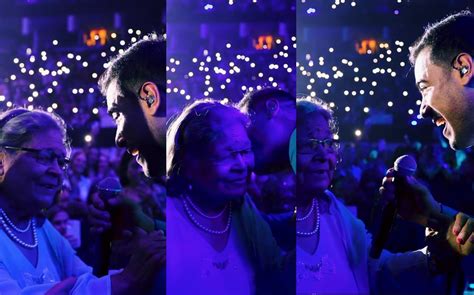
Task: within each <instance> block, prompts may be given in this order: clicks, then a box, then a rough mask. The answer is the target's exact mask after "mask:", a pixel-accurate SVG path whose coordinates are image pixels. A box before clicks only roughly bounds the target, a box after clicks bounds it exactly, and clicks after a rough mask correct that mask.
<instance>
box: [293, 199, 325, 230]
mask: <svg viewBox="0 0 474 295" xmlns="http://www.w3.org/2000/svg"><path fill="white" fill-rule="evenodd" d="M313 201H315V204H316V206H315V207H316V226H315V227H314V229H313V230H312V231H309V232H301V231H296V235H298V236H303V237H309V236H312V235H314V234H316V233H317V232H319V220H320V216H319V202H318V199H317V198H314V199H313ZM305 217H306V216H305Z"/></svg>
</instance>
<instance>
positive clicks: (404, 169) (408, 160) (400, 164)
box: [393, 155, 417, 176]
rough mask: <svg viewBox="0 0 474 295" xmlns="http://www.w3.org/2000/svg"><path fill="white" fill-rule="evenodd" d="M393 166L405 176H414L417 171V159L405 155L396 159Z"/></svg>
mask: <svg viewBox="0 0 474 295" xmlns="http://www.w3.org/2000/svg"><path fill="white" fill-rule="evenodd" d="M393 168H394V169H395V171H396V172H398V173H399V174H400V175H403V176H413V175H415V172H416V168H417V165H416V161H415V159H414V158H413V157H412V156H409V155H403V156H401V157H398V158H397V159H396V160H395V163H394V165H393Z"/></svg>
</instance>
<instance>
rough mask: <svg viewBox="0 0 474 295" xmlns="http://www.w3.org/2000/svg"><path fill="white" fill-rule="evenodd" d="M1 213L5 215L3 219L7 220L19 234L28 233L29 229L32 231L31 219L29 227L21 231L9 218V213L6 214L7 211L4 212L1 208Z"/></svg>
mask: <svg viewBox="0 0 474 295" xmlns="http://www.w3.org/2000/svg"><path fill="white" fill-rule="evenodd" d="M0 213H1V214H2V215H3V217H4V218H5V220H6V221H7V223H8V225H9V226H10V227H11V228H13V229H14V230H16V231H17V232H19V233H26V232H27V231H28V230H29V229H30V226H31V219H30V220H29V221H28V225H27V226H26V227H25V228H24V229H21V228H19V227H17V226H16V225H15V224H14V223H13V222H12V221H11V219H10V218H9V217H8V215H7V213H5V211H3V209H2V208H0Z"/></svg>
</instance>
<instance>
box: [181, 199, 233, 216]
mask: <svg viewBox="0 0 474 295" xmlns="http://www.w3.org/2000/svg"><path fill="white" fill-rule="evenodd" d="M185 198H186V201H188V202H189V204H190V205H191V207H193V209H194V210H196V212H197V213H199V215H201V216H203V217H206V218H208V219H216V218H219V217H221V216H222V214H224V212H225V211H226V209H227V207H228V206H229V205H228V204H227V205H225V207H224V209H222V211H221V212H219V213H218V214H217V215H213V216H212V215H207V214H206V213H204V212H202V211H201V209H199V208H198V207H197V206H196V205H195V204H194V203H193V201H192V200H191V198H190V197H189V196H186V197H185Z"/></svg>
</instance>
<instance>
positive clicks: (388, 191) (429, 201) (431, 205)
mask: <svg viewBox="0 0 474 295" xmlns="http://www.w3.org/2000/svg"><path fill="white" fill-rule="evenodd" d="M380 193H381V194H382V196H383V197H384V199H385V200H390V199H393V198H396V202H397V210H398V211H397V213H398V215H400V217H402V218H403V219H405V220H409V221H412V222H416V223H418V224H421V225H422V226H428V222H429V219H430V217H431V216H432V215H433V214H435V212H439V204H438V203H437V202H436V201H435V200H434V198H433V196H432V195H431V193H430V191H429V190H428V189H427V188H426V187H425V186H424V185H423V184H421V183H420V182H418V181H417V180H416V179H415V178H414V177H411V176H409V177H395V172H394V170H393V168H391V169H389V170H388V171H387V173H386V175H385V177H384V179H383V181H382V187H380Z"/></svg>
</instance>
